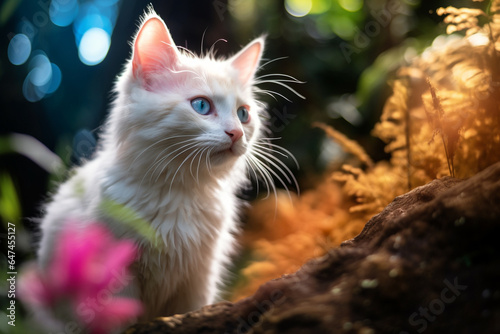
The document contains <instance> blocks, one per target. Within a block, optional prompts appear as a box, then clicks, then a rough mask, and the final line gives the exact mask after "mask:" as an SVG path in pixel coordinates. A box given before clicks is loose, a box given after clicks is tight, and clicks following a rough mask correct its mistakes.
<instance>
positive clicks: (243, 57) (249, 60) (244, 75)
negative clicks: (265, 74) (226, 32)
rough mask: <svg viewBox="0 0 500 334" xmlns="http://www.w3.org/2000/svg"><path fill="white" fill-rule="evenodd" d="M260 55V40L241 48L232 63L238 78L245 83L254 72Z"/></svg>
mask: <svg viewBox="0 0 500 334" xmlns="http://www.w3.org/2000/svg"><path fill="white" fill-rule="evenodd" d="M261 55H262V42H261V41H260V40H257V41H254V42H252V43H251V44H250V45H248V46H247V47H246V48H244V49H243V50H241V51H240V52H239V53H238V54H237V55H236V56H235V57H234V59H233V61H232V65H233V66H234V67H235V68H236V69H237V70H238V72H239V79H240V80H241V82H243V83H244V84H246V83H247V82H248V81H249V80H250V79H251V78H252V77H253V75H254V74H255V72H256V70H257V65H258V64H259V61H260V57H261Z"/></svg>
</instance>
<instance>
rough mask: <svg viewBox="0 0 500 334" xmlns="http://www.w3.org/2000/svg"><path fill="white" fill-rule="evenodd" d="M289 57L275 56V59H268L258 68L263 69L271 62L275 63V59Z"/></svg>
mask: <svg viewBox="0 0 500 334" xmlns="http://www.w3.org/2000/svg"><path fill="white" fill-rule="evenodd" d="M287 58H288V57H278V58H274V59H271V60H268V61H266V62H265V63H264V64H262V65H260V66H259V67H258V69H257V71H259V70H260V69H263V68H264V67H266V66H267V65H269V64H271V63H274V62H275V61H278V60H283V59H287Z"/></svg>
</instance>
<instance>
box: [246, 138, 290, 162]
mask: <svg viewBox="0 0 500 334" xmlns="http://www.w3.org/2000/svg"><path fill="white" fill-rule="evenodd" d="M266 139H268V140H270V139H271V140H272V139H278V138H266ZM263 143H265V145H262V144H257V143H255V144H254V146H257V147H260V148H262V149H266V150H268V151H269V152H275V153H278V154H280V155H282V156H284V157H286V158H291V159H292V160H293V162H294V163H295V166H296V167H297V169H300V166H299V162H298V161H297V159H295V156H294V155H293V154H292V153H291V152H290V151H289V150H287V149H286V148H283V147H281V146H279V145H276V144H273V143H269V142H263ZM266 145H267V146H270V147H267V146H266ZM273 148H275V149H273ZM278 149H279V150H282V151H283V152H284V153H282V152H280V151H278Z"/></svg>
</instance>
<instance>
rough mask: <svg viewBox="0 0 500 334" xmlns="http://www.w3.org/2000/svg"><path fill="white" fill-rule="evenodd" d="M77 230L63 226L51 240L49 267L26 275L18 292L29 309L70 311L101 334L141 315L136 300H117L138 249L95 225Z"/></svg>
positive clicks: (91, 330) (75, 227) (130, 242)
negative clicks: (52, 250)
mask: <svg viewBox="0 0 500 334" xmlns="http://www.w3.org/2000/svg"><path fill="white" fill-rule="evenodd" d="M80 226H81V225H78V224H77V223H69V224H66V228H65V229H64V230H62V231H61V232H60V234H59V235H58V237H57V239H56V240H55V246H54V252H53V258H52V261H51V262H50V263H49V264H48V266H47V268H43V269H42V268H40V267H38V266H36V267H34V266H33V267H32V268H31V269H30V270H28V271H26V272H25V273H24V275H23V276H22V277H21V279H20V282H19V294H20V297H21V299H22V300H23V301H24V302H25V303H26V304H28V306H30V307H31V308H33V309H39V308H43V309H46V308H50V309H51V310H52V311H54V310H58V311H59V313H60V311H61V309H63V311H64V312H63V313H68V309H67V308H68V306H69V311H70V313H71V317H72V318H74V319H76V320H78V322H79V323H80V325H81V326H83V327H85V328H87V329H88V330H89V331H90V333H93V334H104V333H108V332H109V331H111V330H113V329H116V328H119V327H120V326H121V325H123V324H125V323H127V322H128V321H129V320H130V319H133V318H135V317H137V316H138V315H139V314H140V313H141V311H142V305H141V303H140V302H139V301H137V300H135V299H131V298H125V297H117V296H116V294H117V293H118V292H120V291H121V290H123V289H124V288H125V287H126V286H127V285H128V284H129V283H130V282H131V279H132V276H131V275H130V273H129V271H128V269H127V268H128V266H129V265H130V264H132V262H133V261H134V259H135V258H136V247H135V245H134V244H133V242H132V241H129V240H116V239H115V238H114V237H113V236H112V235H111V234H110V233H109V232H108V231H107V230H106V229H105V228H104V227H102V226H101V225H99V224H97V223H93V224H91V225H90V226H86V227H85V228H84V229H82V228H81V227H80ZM45 316H46V315H45ZM65 320H67V319H65Z"/></svg>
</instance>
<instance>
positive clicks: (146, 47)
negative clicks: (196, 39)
mask: <svg viewBox="0 0 500 334" xmlns="http://www.w3.org/2000/svg"><path fill="white" fill-rule="evenodd" d="M177 57H178V51H177V47H176V46H175V43H174V41H173V40H172V37H171V36H170V33H169V32H168V29H167V27H166V26H165V23H163V21H162V20H161V19H160V18H158V17H153V18H150V19H148V20H147V21H146V22H145V23H144V24H143V25H142V27H141V30H140V31H139V33H138V34H137V37H136V39H135V42H134V56H133V60H132V67H133V71H134V75H135V76H140V75H142V76H145V77H146V79H147V77H148V76H149V74H151V73H153V72H155V71H157V70H159V69H160V68H173V65H174V64H175V62H176V61H177Z"/></svg>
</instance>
